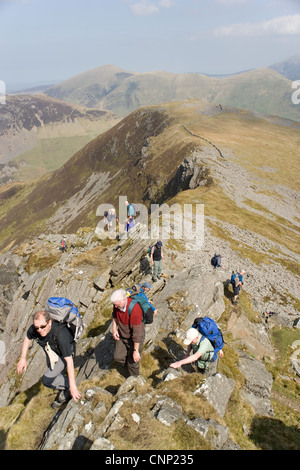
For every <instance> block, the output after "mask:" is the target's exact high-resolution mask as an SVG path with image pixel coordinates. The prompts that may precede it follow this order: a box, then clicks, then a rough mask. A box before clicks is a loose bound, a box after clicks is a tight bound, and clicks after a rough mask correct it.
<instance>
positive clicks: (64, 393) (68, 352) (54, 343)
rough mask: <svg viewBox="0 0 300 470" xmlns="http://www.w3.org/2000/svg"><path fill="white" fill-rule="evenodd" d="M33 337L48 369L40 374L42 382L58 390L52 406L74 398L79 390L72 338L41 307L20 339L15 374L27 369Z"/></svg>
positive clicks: (76, 397) (54, 406) (66, 329)
mask: <svg viewBox="0 0 300 470" xmlns="http://www.w3.org/2000/svg"><path fill="white" fill-rule="evenodd" d="M34 339H36V340H37V342H38V343H39V345H40V346H41V347H42V348H43V350H44V351H45V354H46V361H47V367H48V369H47V370H46V372H45V374H44V375H43V377H42V383H43V385H45V387H49V388H52V389H54V390H59V394H58V396H57V398H56V400H55V401H54V403H53V404H52V407H53V408H58V407H60V406H61V405H62V403H65V402H67V401H68V400H69V399H71V398H73V399H74V400H75V401H77V400H78V399H79V398H80V393H79V391H78V389H77V386H76V382H75V371H74V361H73V355H74V344H73V343H74V339H73V336H72V334H71V333H70V331H69V330H68V328H67V327H66V326H65V325H64V324H60V323H58V322H56V321H53V320H52V319H51V317H50V314H49V313H48V312H45V311H44V310H42V311H39V312H37V313H35V314H34V315H33V324H32V325H31V326H30V328H29V329H28V331H27V334H26V336H25V339H24V342H23V346H22V352H21V358H20V360H19V362H18V365H17V372H18V374H21V373H22V372H23V370H24V371H26V369H27V361H26V356H27V352H28V349H29V347H30V345H31V343H32V341H33V340H34ZM65 368H67V374H68V376H67V377H66V376H65V375H64V370H65Z"/></svg>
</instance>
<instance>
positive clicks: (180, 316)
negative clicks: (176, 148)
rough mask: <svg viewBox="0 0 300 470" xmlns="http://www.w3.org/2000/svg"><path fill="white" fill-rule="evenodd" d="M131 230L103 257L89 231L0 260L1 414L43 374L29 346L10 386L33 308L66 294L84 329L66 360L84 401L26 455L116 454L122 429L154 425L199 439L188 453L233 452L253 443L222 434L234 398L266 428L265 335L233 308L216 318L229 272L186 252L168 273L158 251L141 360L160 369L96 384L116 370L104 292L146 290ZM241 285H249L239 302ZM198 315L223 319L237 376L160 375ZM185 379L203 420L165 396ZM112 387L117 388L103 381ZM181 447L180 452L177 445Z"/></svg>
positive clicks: (61, 414) (50, 239)
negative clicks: (158, 275) (151, 316)
mask: <svg viewBox="0 0 300 470" xmlns="http://www.w3.org/2000/svg"><path fill="white" fill-rule="evenodd" d="M141 231H143V227H142V226H139V224H138V225H137V230H136V231H135V232H133V233H132V236H131V237H129V238H128V239H126V238H124V239H122V238H121V239H120V240H119V242H118V243H115V242H114V243H113V244H112V245H111V244H109V243H108V245H107V246H106V247H105V248H104V247H103V246H101V242H100V241H99V239H97V237H95V235H94V233H93V232H89V233H88V232H86V231H84V230H81V231H79V232H77V233H76V234H74V235H69V236H68V242H69V245H70V247H71V248H70V250H69V251H68V252H67V253H60V251H59V249H58V246H59V237H58V236H57V235H51V234H49V235H41V236H40V237H39V239H38V240H35V241H32V242H31V243H28V244H26V245H23V246H20V247H18V248H17V249H14V250H13V252H10V253H6V254H5V255H3V256H2V260H1V262H2V265H1V267H2V269H1V285H2V289H3V297H4V298H5V300H4V301H2V314H1V320H2V324H3V325H4V324H5V329H4V328H3V332H2V336H1V338H2V341H3V342H4V343H5V345H7V348H6V357H5V361H4V362H5V364H3V365H2V367H1V369H0V372H1V375H0V380H1V394H0V396H1V410H2V411H3V410H5V409H7V407H12V408H11V409H12V410H14V409H15V407H16V405H15V403H16V401H17V400H18V396H19V395H20V396H21V395H22V393H28V390H30V389H31V388H34V387H35V386H36V383H37V381H38V379H39V377H41V375H42V374H43V371H44V367H45V364H44V357H43V354H42V353H41V352H40V349H39V348H38V347H37V346H34V347H33V348H32V350H31V351H30V357H29V361H28V363H29V367H28V370H27V372H26V374H25V375H24V376H23V377H22V378H21V380H20V378H17V377H16V374H15V372H14V368H15V364H16V361H17V359H18V356H19V353H20V347H21V342H22V339H23V336H24V333H25V331H26V329H27V328H28V326H29V325H30V322H31V313H32V312H33V311H34V310H36V309H37V308H40V307H42V306H43V305H44V304H45V301H46V299H47V298H48V297H49V296H50V295H62V296H67V297H69V298H72V299H73V300H74V301H75V302H76V303H77V305H78V306H79V308H80V311H81V313H82V314H83V315H84V321H85V323H86V326H87V336H86V337H85V338H84V339H82V340H81V341H80V343H79V344H78V348H77V359H76V366H77V383H78V385H79V387H80V390H81V393H82V398H81V400H80V401H79V402H78V403H75V402H73V401H71V402H69V403H68V405H67V406H66V407H65V409H62V410H60V411H58V412H56V413H53V415H52V417H51V419H49V422H48V423H43V426H42V428H43V429H44V432H42V433H41V431H42V429H40V433H41V435H40V438H39V439H38V438H37V439H36V440H35V444H34V445H35V448H39V449H44V450H46V449H47V450H49V449H60V450H70V449H90V450H95V449H104V450H113V449H114V450H118V449H122V448H127V447H126V446H128V443H127V444H126V441H125V440H124V441H122V440H121V441H120V442H119V445H118V439H120V436H122V429H128V426H131V427H133V428H134V429H135V432H136V433H137V435H138V434H139V429H141V430H142V429H144V426H145V423H146V422H148V420H154V421H155V422H157V423H158V424H157V425H158V426H159V429H161V427H162V428H164V427H166V429H168V428H170V429H172V430H174V429H176V426H180V429H182V426H183V425H184V426H186V427H187V429H188V430H192V434H193V435H196V436H199V438H196V441H197V439H199V442H198V444H197V445H198V447H196V448H209V449H223V450H225V449H243V444H244V442H243V441H245V439H249V436H251V430H250V429H249V424H248V421H247V420H245V423H243V429H244V431H243V433H244V437H243V438H237V434H236V432H235V431H234V429H231V427H230V425H228V424H227V421H228V419H227V420H226V419H225V417H226V412H227V418H228V408H230V407H231V406H232V404H231V403H232V401H233V402H234V401H235V400H236V394H238V396H239V398H238V400H239V401H240V403H241V406H242V407H245V408H246V409H250V410H252V411H251V412H249V414H250V415H251V416H252V418H253V419H254V420H255V419H258V417H259V416H261V417H264V419H266V417H269V419H270V420H271V419H273V418H274V409H273V404H272V385H273V377H272V374H271V373H270V372H269V371H268V369H267V367H266V364H267V363H268V361H272V360H274V358H275V351H274V348H273V345H272V342H271V338H270V332H269V327H270V325H266V324H265V323H264V321H263V319H262V318H261V317H260V312H259V311H256V315H257V320H256V322H251V321H249V320H248V319H247V317H246V315H244V314H243V312H241V311H240V310H239V309H231V315H230V319H229V322H228V323H224V321H222V320H221V319H222V315H223V314H224V312H225V311H227V310H228V305H227V304H228V301H227V300H226V295H225V294H227V295H229V291H228V290H227V287H226V285H227V282H226V281H227V280H228V277H229V275H230V271H228V270H227V269H221V270H214V269H213V268H212V267H211V266H210V262H209V260H210V258H209V256H208V253H207V250H205V252H202V253H200V254H199V253H198V252H195V251H194V252H192V251H190V252H189V256H190V257H192V258H193V263H191V261H189V256H184V257H183V258H185V263H182V260H180V256H178V258H176V264H174V263H173V262H172V259H174V250H172V249H169V248H168V247H167V245H168V244H167V243H165V251H166V263H165V269H164V277H163V278H162V279H161V280H160V281H158V282H157V283H155V285H154V288H153V290H152V291H151V298H152V300H153V302H154V304H155V306H156V307H157V308H158V311H159V314H158V315H157V317H155V320H154V323H153V324H152V325H148V326H147V336H146V341H145V346H144V353H143V354H144V357H145V361H146V360H149V358H150V357H158V355H159V354H160V355H161V357H160V359H159V361H158V363H159V364H160V366H159V369H158V370H156V371H155V372H152V374H151V376H149V375H147V372H146V368H145V369H144V370H143V366H142V369H141V371H142V372H141V376H140V377H138V378H132V377H128V378H126V375H125V376H124V372H122V373H121V374H120V375H119V376H118V384H117V385H116V386H115V387H113V386H112V385H107V384H106V386H102V383H105V382H106V378H107V380H108V383H109V377H110V374H112V371H113V370H114V369H113V368H114V365H113V348H114V344H113V339H112V335H111V329H110V328H111V325H110V312H111V305H110V301H109V298H110V295H111V292H112V291H113V290H114V289H115V288H116V287H117V286H118V287H119V286H124V287H128V286H131V285H132V284H133V283H136V282H140V281H142V280H143V281H144V280H150V281H151V271H150V265H149V258H148V257H147V248H148V244H149V243H148V241H147V240H144V239H142V238H141V236H140V235H141ZM212 241H213V240H211V242H212ZM102 243H103V244H104V245H105V243H104V242H103V241H102ZM206 248H207V249H208V248H209V247H208V246H207V247H206ZM99 252H100V254H99ZM35 254H38V256H39V260H40V261H41V259H42V258H43V256H45V257H46V254H47V260H48V263H50V262H51V263H52V266H51V267H50V266H48V267H47V268H46V269H43V267H42V266H40V267H39V268H38V269H37V266H34V267H33V265H32V263H34V261H35V262H37V261H36V258H33V257H34V256H35ZM186 255H187V254H186ZM51 257H52V258H51ZM91 257H92V259H93V262H91ZM204 257H205V260H204ZM50 258H51V260H50ZM95 259H96V261H95ZM240 261H241V260H240ZM107 262H108V264H107ZM89 263H90V264H89ZM108 266H109V268H108ZM16 273H17V274H16ZM250 286H251V284H250V283H248V279H247V281H246V285H245V293H244V295H246V292H247V290H248V289H249V287H250ZM250 288H251V287H250ZM105 312H106V313H105ZM203 313H205V314H207V315H209V316H211V317H212V318H214V319H215V320H216V321H222V325H223V328H222V329H223V331H224V329H225V331H224V334H225V341H226V346H225V357H226V354H227V355H228V357H230V355H232V354H233V355H234V357H235V365H234V369H235V368H236V369H237V370H238V372H237V375H236V376H234V375H233V373H232V371H230V372H228V368H227V367H224V368H223V369H222V367H221V370H220V371H219V372H218V373H217V374H216V375H214V376H212V377H209V378H207V379H204V380H203V379H201V378H199V377H198V376H197V374H195V373H192V372H193V369H192V368H191V367H190V366H186V367H184V368H182V369H181V370H179V371H178V370H174V369H169V368H168V363H170V362H172V360H173V358H174V357H178V356H180V355H182V354H183V350H182V346H180V345H181V339H182V338H183V335H184V331H185V330H186V329H187V328H188V327H189V326H190V325H191V323H192V322H193V319H194V318H195V317H196V316H199V314H203ZM285 317H286V315H284V313H282V316H280V317H279V316H278V317H276V318H275V322H277V323H279V324H281V325H284V326H285V325H286V324H288V325H289V328H292V326H291V325H290V321H287V320H286V318H285ZM238 322H239V325H237V323H238ZM99 327H100V330H101V331H100V330H99ZM245 331H247V334H245ZM243 332H244V333H243ZM226 338H228V339H226ZM227 341H228V342H227ZM163 348H166V349H165V350H164V349H163ZM146 358H147V359H146ZM266 360H267V362H266ZM221 362H222V361H221ZM296 364H297V360H296ZM297 365H298V367H299V364H297ZM232 367H233V366H232ZM292 370H293V372H290V374H291V376H292V377H293V378H292V377H291V378H289V379H288V380H297V371H296V369H293V368H292ZM143 371H144V373H143ZM148 373H149V372H148ZM195 375H196V376H197V377H196V381H195V383H193V387H192V389H191V390H190V391H189V395H190V396H191V397H192V398H191V399H192V400H196V402H195V403H197V404H198V405H199V401H200V402H201V403H205V404H206V405H205V406H208V409H209V411H207V410H206V411H205V412H204V413H203V415H201V413H197V412H196V413H192V412H191V410H190V408H189V406H188V405H187V403H185V401H184V400H183V402H182V401H181V400H180V399H177V400H176V394H175V396H174V393H171V391H170V390H171V389H168V386H169V384H173V383H176V381H179V388H180V387H181V386H182V384H184V383H185V382H186V381H187V380H190V377H194V376H195ZM111 380H112V381H114V380H115V379H114V378H113V377H111ZM298 380H299V379H298ZM164 387H165V388H164ZM168 390H169V392H168ZM52 396H53V394H50V396H48V397H47V400H48V401H49V400H51V397H52ZM193 397H194V398H193ZM233 397H235V398H234V399H233ZM35 399H36V398H34V397H33V398H32V399H31V400H29V404H27V405H26V407H30V403H32V406H33V403H34V400H35ZM26 407H25V409H26ZM25 409H23V408H22V409H21V410H20V409H19V408H17V411H15V413H16V415H15V414H14V413H12V415H13V416H11V418H10V419H11V421H10V422H6V425H5V426H6V427H5V429H6V432H5V438H4V439H2V444H1V445H2V448H5V446H7V447H8V448H9V446H10V445H11V444H10V442H11V436H12V435H13V434H14V429H15V426H17V425H16V424H15V423H16V422H18V421H22V416H23V415H24V413H25ZM298 411H299V405H298ZM18 413H19V414H18ZM229 421H230V420H229ZM151 422H153V421H151ZM183 423H184V424H183ZM194 431H195V432H194ZM141 432H142V431H141ZM187 432H190V431H187ZM247 436H248V437H247ZM250 441H251V439H250ZM193 445H195V443H193ZM247 445H248V446H249V442H248V444H247ZM251 445H252V446H253V444H251ZM124 446H125V447H124ZM162 446H163V444H162ZM258 447H259V446H258ZM161 448H163V447H161ZM179 448H185V447H183V444H182V443H181V444H179Z"/></svg>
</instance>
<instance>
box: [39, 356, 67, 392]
mask: <svg viewBox="0 0 300 470" xmlns="http://www.w3.org/2000/svg"><path fill="white" fill-rule="evenodd" d="M47 366H48V369H47V370H46V372H45V374H44V375H43V377H42V384H43V385H44V386H45V387H47V388H52V389H54V390H66V389H68V388H69V379H68V377H67V376H66V375H65V374H64V370H65V368H66V362H65V360H64V359H63V358H62V357H59V358H58V361H57V363H56V364H55V366H54V369H53V370H51V368H50V361H49V359H48V358H47Z"/></svg>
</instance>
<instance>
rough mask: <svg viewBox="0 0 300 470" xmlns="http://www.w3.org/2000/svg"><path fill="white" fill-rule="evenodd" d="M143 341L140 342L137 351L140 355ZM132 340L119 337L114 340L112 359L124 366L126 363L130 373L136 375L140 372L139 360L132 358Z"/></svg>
mask: <svg viewBox="0 0 300 470" xmlns="http://www.w3.org/2000/svg"><path fill="white" fill-rule="evenodd" d="M142 349H143V343H140V346H139V353H140V355H142ZM132 356H133V341H132V339H130V338H129V339H119V340H118V341H116V345H115V352H114V360H115V361H116V362H119V363H120V364H121V365H123V366H125V365H126V364H127V368H128V372H129V374H130V375H133V376H135V377H137V376H138V375H139V373H140V361H139V362H134V360H133V357H132Z"/></svg>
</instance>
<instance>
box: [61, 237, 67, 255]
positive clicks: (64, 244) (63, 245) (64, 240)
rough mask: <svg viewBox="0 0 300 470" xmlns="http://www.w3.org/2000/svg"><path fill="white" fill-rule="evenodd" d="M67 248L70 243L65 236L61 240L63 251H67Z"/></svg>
mask: <svg viewBox="0 0 300 470" xmlns="http://www.w3.org/2000/svg"><path fill="white" fill-rule="evenodd" d="M67 249H68V245H67V243H66V239H65V237H63V238H62V240H61V251H62V252H63V253H65V252H66V251H67Z"/></svg>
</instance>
